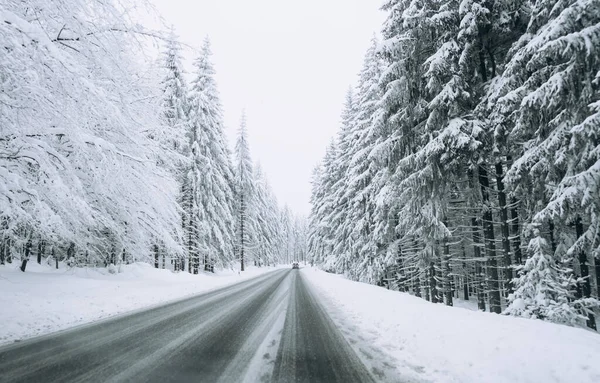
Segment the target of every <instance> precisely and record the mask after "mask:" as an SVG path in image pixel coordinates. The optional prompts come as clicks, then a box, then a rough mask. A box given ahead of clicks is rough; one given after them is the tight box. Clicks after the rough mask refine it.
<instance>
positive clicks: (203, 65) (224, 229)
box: [184, 39, 235, 270]
mask: <svg viewBox="0 0 600 383" xmlns="http://www.w3.org/2000/svg"><path fill="white" fill-rule="evenodd" d="M211 54H212V52H211V50H210V42H209V40H208V39H206V40H205V41H204V45H203V47H202V52H201V53H200V55H199V57H198V58H197V59H196V60H195V61H194V69H195V72H194V77H193V80H192V83H191V89H190V94H189V97H188V100H189V101H188V102H189V124H190V137H191V142H192V144H191V146H192V147H194V145H196V146H197V148H198V150H197V151H196V152H195V153H192V156H193V157H194V158H195V165H193V166H195V167H196V169H197V171H198V173H195V172H191V174H193V175H194V176H193V177H192V178H189V177H188V180H187V182H191V185H190V186H189V187H188V188H187V191H188V192H192V195H188V196H186V197H184V199H185V198H188V199H190V198H191V199H192V200H194V202H193V203H190V204H189V206H190V207H192V206H197V212H198V216H197V217H195V218H194V219H195V220H196V221H197V230H198V235H190V234H189V233H188V237H192V238H193V240H194V241H198V244H197V246H191V247H190V248H193V247H197V248H198V249H201V250H202V252H203V253H202V254H199V257H200V262H202V265H203V267H204V269H205V270H212V269H213V268H214V267H215V266H220V267H222V266H224V265H228V264H230V263H231V262H232V261H233V260H234V250H233V246H234V241H235V238H234V234H235V226H234V225H235V221H234V216H233V207H234V199H233V189H232V187H233V173H232V168H231V159H230V152H229V148H228V146H227V141H226V138H225V134H224V132H223V117H222V110H221V103H220V100H219V93H218V89H217V84H216V81H215V78H214V75H215V70H214V67H213V64H212V62H211V60H210V57H211ZM188 174H189V173H188ZM188 257H189V255H188ZM188 269H189V266H188Z"/></svg>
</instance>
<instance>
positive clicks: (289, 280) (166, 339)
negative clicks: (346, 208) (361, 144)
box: [0, 270, 373, 382]
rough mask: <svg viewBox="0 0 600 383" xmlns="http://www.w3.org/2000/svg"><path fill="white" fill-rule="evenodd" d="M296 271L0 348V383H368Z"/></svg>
mask: <svg viewBox="0 0 600 383" xmlns="http://www.w3.org/2000/svg"><path fill="white" fill-rule="evenodd" d="M301 275H302V274H301V273H300V272H299V271H297V270H277V271H273V272H271V273H268V274H264V275H262V276H259V277H257V278H254V279H251V280H248V281H244V282H241V283H238V284H235V285H232V286H229V287H225V288H222V289H219V290H214V291H212V292H209V293H206V294H203V295H199V296H195V297H192V298H188V299H185V300H181V301H177V302H173V303H169V304H166V305H163V306H160V307H154V308H151V309H148V310H145V311H140V312H136V313H133V314H129V315H124V316H119V317H115V318H112V319H107V320H104V321H101V322H97V323H94V324H89V325H85V326H82V327H78V328H75V329H72V330H67V331H64V332H60V333H55V334H50V335H46V336H43V337H40V338H34V339H30V340H27V341H24V342H19V343H15V344H12V345H10V346H7V347H4V348H1V349H0V377H2V378H1V379H0V380H2V381H43V382H54V381H61V382H62V381H69V382H89V381H144V382H169V381H171V382H187V381H224V382H239V381H252V382H254V381H270V380H273V381H296V382H305V381H306V382H308V381H310V382H315V381H343V382H368V381H372V380H373V378H372V376H371V374H370V373H369V372H368V371H367V369H366V368H365V367H364V365H363V364H362V363H361V362H360V361H359V359H358V357H357V356H356V355H355V354H354V351H353V350H352V349H351V347H350V345H349V344H348V343H347V342H346V341H345V339H344V337H343V336H342V334H341V333H340V332H339V330H338V329H337V328H336V327H335V325H334V324H333V323H332V322H331V320H330V319H329V316H328V315H327V314H326V313H325V311H324V310H323V308H322V306H321V304H320V302H319V301H318V299H316V298H315V295H314V294H313V292H312V289H311V287H310V286H308V285H307V284H306V283H304V281H303V277H302V276H301Z"/></svg>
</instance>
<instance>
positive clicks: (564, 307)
mask: <svg viewBox="0 0 600 383" xmlns="http://www.w3.org/2000/svg"><path fill="white" fill-rule="evenodd" d="M530 230H531V231H532V232H533V238H532V239H531V240H530V242H529V246H528V249H527V252H528V258H527V261H526V262H525V265H523V266H520V267H519V268H518V271H519V277H517V278H516V286H517V290H516V291H515V292H514V294H511V296H510V297H509V299H510V301H511V304H510V306H509V307H508V308H507V309H506V310H505V311H504V313H505V314H509V315H515V316H522V317H526V318H534V319H544V320H548V321H551V322H555V323H563V324H567V325H571V326H574V325H581V323H583V322H585V321H586V320H587V319H588V318H587V317H586V316H584V315H582V314H584V313H585V314H587V312H586V311H585V307H586V306H589V304H590V303H593V302H591V300H589V299H587V300H586V299H582V298H581V297H580V298H577V297H575V295H574V291H575V290H576V284H577V281H576V280H575V279H573V278H572V275H571V272H570V270H569V269H568V268H567V267H565V265H564V264H563V263H564V262H565V259H564V258H563V257H562V256H561V254H560V253H559V252H557V253H554V254H553V250H552V249H551V247H550V244H549V243H548V241H547V240H546V239H545V238H544V237H543V235H542V233H541V230H540V229H539V228H537V227H534V228H533V229H530ZM582 309H583V310H582Z"/></svg>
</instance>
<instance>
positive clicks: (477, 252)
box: [471, 218, 485, 311]
mask: <svg viewBox="0 0 600 383" xmlns="http://www.w3.org/2000/svg"><path fill="white" fill-rule="evenodd" d="M471 226H472V228H473V255H474V257H475V275H476V278H475V282H476V283H475V285H474V287H475V288H476V290H477V308H478V309H479V310H481V311H485V298H484V294H483V278H482V274H483V273H482V272H481V263H482V262H481V249H480V248H479V244H480V243H481V236H480V235H479V225H478V224H477V220H476V219H475V218H471Z"/></svg>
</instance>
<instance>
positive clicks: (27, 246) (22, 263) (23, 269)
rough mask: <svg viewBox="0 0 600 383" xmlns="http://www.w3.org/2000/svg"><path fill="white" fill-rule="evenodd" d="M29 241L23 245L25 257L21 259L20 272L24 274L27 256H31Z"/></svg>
mask: <svg viewBox="0 0 600 383" xmlns="http://www.w3.org/2000/svg"><path fill="white" fill-rule="evenodd" d="M32 245H33V244H32V243H31V239H29V240H27V243H26V244H25V256H24V257H23V259H21V271H22V272H25V269H26V268H27V262H28V261H29V255H31V247H32Z"/></svg>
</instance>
